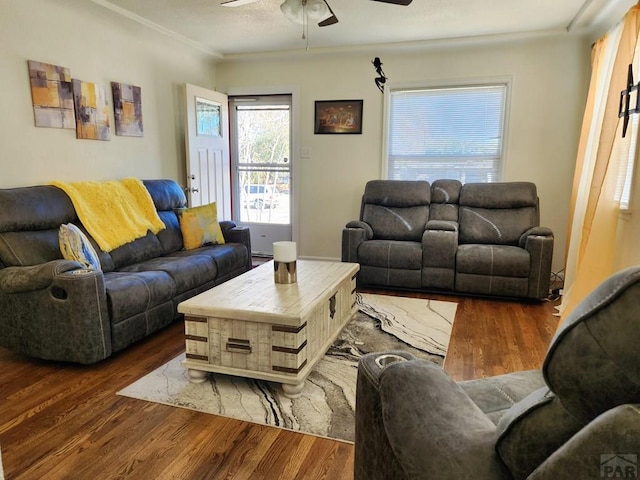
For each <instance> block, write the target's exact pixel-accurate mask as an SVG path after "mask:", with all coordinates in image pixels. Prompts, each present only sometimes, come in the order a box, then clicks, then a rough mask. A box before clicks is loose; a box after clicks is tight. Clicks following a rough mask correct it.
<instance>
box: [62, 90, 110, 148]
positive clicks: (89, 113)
mask: <svg viewBox="0 0 640 480" xmlns="http://www.w3.org/2000/svg"><path fill="white" fill-rule="evenodd" d="M71 82H72V84H73V101H74V106H75V112H76V138H84V139H88V140H111V127H110V123H109V100H108V99H107V90H106V88H104V86H102V85H98V84H96V83H93V82H85V81H83V80H78V79H77V78H74V79H72V80H71Z"/></svg>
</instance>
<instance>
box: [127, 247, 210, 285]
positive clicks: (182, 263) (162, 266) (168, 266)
mask: <svg viewBox="0 0 640 480" xmlns="http://www.w3.org/2000/svg"><path fill="white" fill-rule="evenodd" d="M119 271H121V272H146V271H161V272H166V273H168V274H169V275H170V276H171V278H172V279H173V281H174V283H175V285H176V294H180V293H183V292H186V291H189V290H192V289H194V288H196V287H198V286H200V285H202V284H203V283H206V282H210V281H213V280H214V279H215V278H216V276H217V274H218V267H217V265H216V263H215V261H213V259H212V258H211V257H208V256H206V255H185V256H180V257H157V258H152V259H150V260H146V261H144V262H140V263H135V264H133V265H127V266H126V267H122V268H121V269H120V270H119Z"/></svg>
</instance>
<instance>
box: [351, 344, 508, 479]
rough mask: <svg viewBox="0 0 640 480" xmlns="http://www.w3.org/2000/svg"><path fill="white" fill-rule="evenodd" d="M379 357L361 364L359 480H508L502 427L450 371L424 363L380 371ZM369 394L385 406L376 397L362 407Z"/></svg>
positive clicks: (411, 362)
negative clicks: (499, 435) (499, 444)
mask: <svg viewBox="0 0 640 480" xmlns="http://www.w3.org/2000/svg"><path fill="white" fill-rule="evenodd" d="M390 353H391V354H399V355H402V353H400V352H390ZM379 356H380V354H369V355H365V356H364V357H363V358H362V359H361V361H360V364H359V367H358V387H357V388H358V389H357V393H356V395H357V396H356V442H355V448H356V450H355V479H356V480H362V479H365V478H366V479H377V478H380V479H382V478H442V479H460V478H474V479H487V480H488V479H502V478H508V473H507V471H506V469H505V467H504V465H503V464H502V462H501V461H500V460H499V458H498V456H497V454H496V453H495V450H494V435H495V426H494V424H493V423H492V422H491V420H489V418H487V416H486V415H484V413H482V411H481V410H480V409H479V408H478V406H477V405H476V404H475V403H474V402H473V401H472V400H471V399H470V398H469V397H468V396H467V395H466V394H465V393H464V391H463V390H462V389H461V388H460V386H458V385H457V384H456V382H454V381H453V380H452V379H451V378H450V377H449V376H448V375H447V374H445V373H444V371H443V370H442V368H440V367H439V366H438V365H436V364H434V363H432V362H429V361H424V360H409V361H398V362H394V363H391V364H389V365H388V366H386V367H384V368H380V367H379V366H378V365H376V363H375V358H376V357H379ZM402 356H405V355H402ZM372 357H373V359H372ZM405 358H406V357H405ZM361 370H362V371H361ZM368 396H369V397H370V396H373V397H374V398H375V397H377V399H376V401H377V402H378V403H377V405H376V404H375V403H374V402H372V401H371V399H370V398H369V399H368V400H365V402H364V406H362V405H361V398H366V397H368ZM363 417H368V418H363Z"/></svg>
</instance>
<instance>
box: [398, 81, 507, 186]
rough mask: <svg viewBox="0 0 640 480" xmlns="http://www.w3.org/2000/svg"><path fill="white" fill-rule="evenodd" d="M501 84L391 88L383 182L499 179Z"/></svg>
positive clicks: (503, 95)
mask: <svg viewBox="0 0 640 480" xmlns="http://www.w3.org/2000/svg"><path fill="white" fill-rule="evenodd" d="M506 96H507V84H506V83H502V84H492V85H474V86H459V87H458V86H456V87H439V88H420V89H416V88H413V89H391V90H390V92H389V106H388V115H387V118H386V121H387V126H386V127H387V128H386V131H387V152H386V156H387V158H386V165H387V178H388V179H391V180H427V181H429V182H432V181H434V180H437V179H440V178H451V179H458V180H460V181H461V182H462V183H466V182H497V181H500V177H501V170H502V156H503V139H504V127H505V112H506Z"/></svg>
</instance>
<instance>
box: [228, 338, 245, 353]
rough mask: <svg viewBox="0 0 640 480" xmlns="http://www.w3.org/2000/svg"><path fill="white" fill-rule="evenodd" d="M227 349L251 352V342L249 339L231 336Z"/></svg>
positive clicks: (237, 351) (236, 351)
mask: <svg viewBox="0 0 640 480" xmlns="http://www.w3.org/2000/svg"><path fill="white" fill-rule="evenodd" d="M227 351H228V352H235V353H251V342H250V341H249V340H244V339H239V338H230V339H228V340H227Z"/></svg>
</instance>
